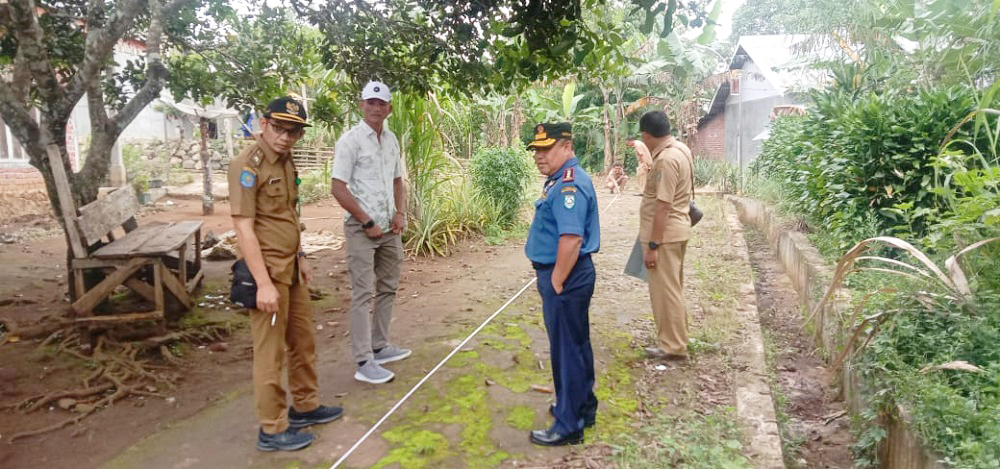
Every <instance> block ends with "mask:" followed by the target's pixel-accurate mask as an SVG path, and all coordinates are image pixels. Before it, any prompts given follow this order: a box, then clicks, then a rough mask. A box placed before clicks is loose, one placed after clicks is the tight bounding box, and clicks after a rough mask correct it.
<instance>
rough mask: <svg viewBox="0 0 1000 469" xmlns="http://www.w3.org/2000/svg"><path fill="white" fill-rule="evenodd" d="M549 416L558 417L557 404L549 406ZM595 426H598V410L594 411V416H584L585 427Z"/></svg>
mask: <svg viewBox="0 0 1000 469" xmlns="http://www.w3.org/2000/svg"><path fill="white" fill-rule="evenodd" d="M549 415H551V416H553V417H555V416H556V405H555V404H550V405H549ZM595 424H597V410H594V413H592V414H587V415H584V416H583V426H584V427H586V428H590V427H593V426H594V425H595Z"/></svg>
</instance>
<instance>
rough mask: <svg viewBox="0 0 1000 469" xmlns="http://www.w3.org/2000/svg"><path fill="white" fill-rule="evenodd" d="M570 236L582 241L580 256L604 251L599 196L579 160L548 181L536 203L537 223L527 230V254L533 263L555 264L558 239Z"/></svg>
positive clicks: (525, 251)
mask: <svg viewBox="0 0 1000 469" xmlns="http://www.w3.org/2000/svg"><path fill="white" fill-rule="evenodd" d="M567 234H568V235H578V236H581V237H583V245H582V246H581V247H580V255H581V256H583V255H586V254H591V253H594V252H597V251H598V250H599V249H600V248H601V225H600V221H599V220H598V215H597V193H596V192H595V191H594V183H593V182H591V180H590V176H589V175H588V174H587V173H585V172H584V171H583V168H581V167H580V165H579V163H578V162H577V160H576V157H573V158H570V159H569V160H568V161H566V163H565V164H563V165H562V167H561V168H559V171H556V172H555V173H553V174H552V176H549V178H548V179H547V180H546V181H545V185H544V186H543V188H542V197H541V198H540V199H538V200H536V201H535V219H534V220H532V222H531V228H530V229H529V230H528V242H527V243H526V244H525V245H524V253H525V254H526V255H527V256H528V259H530V260H531V261H532V262H538V263H540V264H555V262H556V252H557V250H558V248H559V236H560V235H567Z"/></svg>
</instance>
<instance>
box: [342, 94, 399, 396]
mask: <svg viewBox="0 0 1000 469" xmlns="http://www.w3.org/2000/svg"><path fill="white" fill-rule="evenodd" d="M391 101H392V95H391V94H390V92H389V87H388V86H387V85H386V84H385V83H381V82H378V81H370V82H368V84H366V85H365V87H364V89H363V90H362V91H361V102H360V107H361V114H362V115H363V119H362V120H361V122H358V124H357V125H355V126H354V127H353V128H351V130H349V131H347V133H345V134H344V135H342V136H341V137H340V139H339V140H337V147H336V149H335V153H334V155H336V156H335V158H334V159H333V175H332V178H333V180H332V181H331V182H332V187H333V188H332V193H333V196H334V198H336V199H337V203H339V204H340V206H341V207H343V208H344V210H347V216H346V217H344V237H345V238H346V240H347V269H348V270H349V271H350V273H351V286H352V288H353V290H352V294H351V310H350V316H351V351H352V353H353V355H354V361H355V362H356V363H357V365H358V369H357V371H356V372H355V373H354V379H356V380H358V381H364V382H366V383H373V384H381V383H386V382H388V381H390V380H392V379H393V378H394V377H395V374H394V373H393V372H391V371H389V370H387V369H385V368H383V367H382V365H383V364H386V363H389V362H394V361H397V360H402V359H404V358H406V357H408V356H410V353H411V352H412V351H411V350H408V349H404V348H400V347H397V346H395V345H393V344H391V343H390V342H389V323H390V321H391V320H392V309H393V304H394V303H395V301H396V286H397V285H398V284H399V272H400V266H401V265H402V263H403V241H402V238H401V236H402V233H403V230H404V229H405V228H406V187H405V186H404V183H403V162H402V160H401V157H400V152H399V140H397V139H396V134H394V133H392V131H391V130H389V129H388V128H386V127H385V125H384V124H385V118H386V117H388V116H389V113H390V112H392V104H390V103H391ZM373 302H374V305H373Z"/></svg>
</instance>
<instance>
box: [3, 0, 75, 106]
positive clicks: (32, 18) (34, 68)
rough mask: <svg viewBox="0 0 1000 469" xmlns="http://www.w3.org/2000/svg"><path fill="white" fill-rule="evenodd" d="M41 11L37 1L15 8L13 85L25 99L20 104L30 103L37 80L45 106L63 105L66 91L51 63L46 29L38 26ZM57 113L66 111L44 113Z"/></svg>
mask: <svg viewBox="0 0 1000 469" xmlns="http://www.w3.org/2000/svg"><path fill="white" fill-rule="evenodd" d="M37 8H38V7H37V5H36V4H35V1H34V0H26V1H19V2H13V4H11V8H10V16H11V20H12V21H11V26H12V27H11V30H12V32H13V35H14V37H15V38H16V39H17V52H16V53H15V56H14V71H13V76H12V81H11V85H12V86H13V87H14V91H15V92H16V93H18V94H19V95H21V96H24V99H20V100H18V101H19V102H27V96H28V93H27V92H28V88H29V87H30V85H31V80H34V81H35V83H36V85H37V92H38V94H39V95H40V97H41V98H42V102H43V103H47V104H49V105H52V104H53V103H59V102H60V101H61V99H60V98H62V97H63V90H62V87H61V86H59V80H58V78H57V77H56V74H55V71H54V70H53V69H52V64H51V63H50V62H49V56H48V52H47V50H46V48H45V43H44V34H43V33H42V27H41V25H39V24H38V14H37V13H36V9H37ZM54 111H55V112H60V111H62V109H53V108H51V107H50V108H48V109H43V112H46V113H47V114H51V113H52V112H54Z"/></svg>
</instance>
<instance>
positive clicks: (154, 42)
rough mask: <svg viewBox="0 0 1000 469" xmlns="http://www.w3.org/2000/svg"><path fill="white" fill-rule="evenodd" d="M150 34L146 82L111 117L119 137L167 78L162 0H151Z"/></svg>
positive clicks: (176, 0) (157, 92) (113, 130)
mask: <svg viewBox="0 0 1000 469" xmlns="http://www.w3.org/2000/svg"><path fill="white" fill-rule="evenodd" d="M182 2H183V0H175V1H174V3H178V4H179V3H182ZM149 13H150V15H149V16H150V21H149V34H148V35H147V38H146V77H147V78H146V83H144V84H143V85H142V88H140V89H139V91H138V92H137V93H136V94H135V96H133V97H132V99H131V100H129V102H128V103H127V104H126V105H125V107H123V108H122V110H121V111H120V112H119V113H118V114H116V115H115V116H114V117H112V118H111V122H110V124H111V126H109V127H110V128H109V129H108V130H110V131H111V132H113V133H114V138H115V139H117V138H118V135H119V134H121V132H122V131H123V130H125V127H127V126H128V124H129V123H130V122H132V120H133V119H135V116H137V115H139V112H141V111H142V110H143V109H144V108H145V107H146V105H148V104H149V103H151V102H153V100H154V99H156V98H158V97H159V96H160V90H162V89H163V83H164V82H165V81H166V78H167V69H166V67H164V66H163V56H162V55H161V52H160V43H161V42H162V41H163V18H164V13H165V11H164V9H163V8H162V7H161V5H160V0H149Z"/></svg>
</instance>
